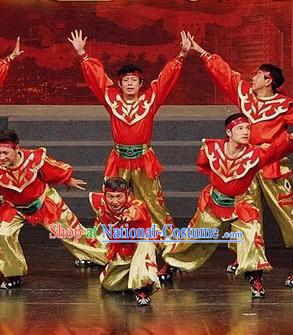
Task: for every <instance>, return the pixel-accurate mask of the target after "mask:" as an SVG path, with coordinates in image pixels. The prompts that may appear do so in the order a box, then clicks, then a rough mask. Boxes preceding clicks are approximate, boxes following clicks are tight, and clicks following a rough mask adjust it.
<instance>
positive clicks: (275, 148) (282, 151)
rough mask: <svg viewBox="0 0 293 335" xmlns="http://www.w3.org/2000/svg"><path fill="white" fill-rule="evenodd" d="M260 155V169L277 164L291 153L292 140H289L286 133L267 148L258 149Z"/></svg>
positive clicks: (292, 147) (292, 150)
mask: <svg viewBox="0 0 293 335" xmlns="http://www.w3.org/2000/svg"><path fill="white" fill-rule="evenodd" d="M259 149H260V151H261V154H260V167H261V168H263V167H264V166H265V165H268V164H271V163H274V162H277V161H279V160H281V159H282V158H284V157H285V156H287V155H289V154H290V153H291V152H293V140H291V139H290V136H289V134H288V133H285V134H284V135H282V136H280V137H279V138H278V139H277V140H276V141H274V142H272V144H271V145H270V146H269V147H268V148H266V149H265V148H261V147H260V148H259Z"/></svg>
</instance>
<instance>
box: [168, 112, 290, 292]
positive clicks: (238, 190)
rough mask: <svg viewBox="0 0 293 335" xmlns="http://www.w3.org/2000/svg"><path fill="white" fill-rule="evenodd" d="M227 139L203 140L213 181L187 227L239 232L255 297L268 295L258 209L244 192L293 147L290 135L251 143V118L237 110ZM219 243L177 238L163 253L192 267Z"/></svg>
mask: <svg viewBox="0 0 293 335" xmlns="http://www.w3.org/2000/svg"><path fill="white" fill-rule="evenodd" d="M225 127H226V134H227V138H225V139H217V140H215V139H210V140H203V147H202V148H201V150H200V153H199V156H198V159H197V167H198V170H199V171H200V172H201V173H204V174H207V175H208V176H209V177H210V184H209V185H208V186H207V187H205V188H204V189H203V191H202V193H201V195H200V199H199V205H198V209H197V211H196V214H195V215H194V217H193V218H192V220H191V222H190V224H189V227H195V228H210V229H212V228H217V229H218V230H219V236H220V237H221V236H223V234H224V232H225V231H226V230H227V229H228V228H229V224H230V225H231V227H233V228H234V231H237V232H241V233H242V236H243V241H242V242H239V243H235V244H236V253H237V260H238V264H239V265H238V268H237V269H236V274H237V275H240V274H245V275H246V276H247V277H248V278H249V280H250V284H251V291H252V296H253V297H255V298H262V297H264V294H265V291H264V288H263V285H262V271H263V270H270V269H271V266H270V264H269V263H268V261H267V259H266V256H265V251H264V241H263V238H262V234H261V225H260V222H259V210H258V208H256V207H255V206H254V205H253V204H251V203H249V202H247V201H246V198H245V192H246V191H247V189H248V187H249V186H250V184H251V181H252V179H253V178H254V176H255V174H256V173H257V171H259V170H260V169H262V168H263V167H264V166H265V165H267V164H270V163H272V162H274V161H277V160H278V159H280V158H282V157H283V156H285V155H286V154H287V153H289V152H292V151H293V141H292V140H293V136H292V134H290V135H289V134H283V135H282V136H281V137H280V138H279V139H278V140H276V141H275V142H273V143H272V144H271V146H270V147H269V148H268V149H267V150H264V149H261V148H259V147H256V146H253V145H251V144H249V135H250V121H249V120H248V118H247V117H246V116H245V115H243V114H241V113H238V114H233V115H231V116H229V117H228V118H227V119H226V121H225ZM216 247H217V244H215V243H211V244H200V243H184V242H181V243H180V242H179V243H177V244H175V245H173V244H171V245H169V246H168V247H167V248H166V249H165V250H164V252H163V257H164V260H165V261H166V262H167V263H168V264H170V265H172V266H175V267H178V268H179V269H182V270H185V271H192V270H194V269H196V268H198V267H200V266H201V265H202V264H203V263H205V262H206V261H207V260H208V259H209V257H210V256H211V255H212V254H213V252H214V251H215V249H216Z"/></svg>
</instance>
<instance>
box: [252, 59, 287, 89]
mask: <svg viewBox="0 0 293 335" xmlns="http://www.w3.org/2000/svg"><path fill="white" fill-rule="evenodd" d="M284 82H285V78H284V76H283V71H282V70H281V69H280V68H279V67H278V66H276V65H273V64H262V65H261V66H260V67H259V68H258V70H257V72H256V74H255V75H254V76H253V77H252V79H251V85H252V89H253V91H254V92H256V93H257V92H258V91H260V90H263V89H269V90H272V92H273V93H275V92H276V91H277V88H278V87H280V86H282V85H283V83H284Z"/></svg>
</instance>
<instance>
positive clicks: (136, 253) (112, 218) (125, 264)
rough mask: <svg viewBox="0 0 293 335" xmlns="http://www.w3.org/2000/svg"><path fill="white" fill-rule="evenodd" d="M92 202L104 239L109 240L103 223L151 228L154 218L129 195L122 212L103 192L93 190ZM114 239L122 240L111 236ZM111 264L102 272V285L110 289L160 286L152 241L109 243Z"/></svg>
mask: <svg viewBox="0 0 293 335" xmlns="http://www.w3.org/2000/svg"><path fill="white" fill-rule="evenodd" d="M89 199H90V203H91V206H92V208H93V210H94V211H95V213H96V220H95V227H97V228H98V229H97V231H98V236H97V238H98V239H99V240H100V241H101V240H108V238H107V236H106V235H103V234H102V226H101V225H102V224H103V225H105V226H109V225H112V227H115V228H121V227H127V228H128V229H130V228H143V229H144V230H145V229H147V228H151V225H152V220H151V217H150V214H149V211H148V209H147V207H146V205H145V203H144V202H142V201H141V200H136V199H133V198H131V197H128V201H127V203H126V204H125V206H124V209H122V210H121V211H119V214H117V213H116V212H114V211H113V210H112V209H111V208H110V207H109V206H108V205H107V202H106V199H105V196H104V194H103V193H90V195H89ZM112 240H119V239H117V238H116V239H115V238H112ZM107 259H108V261H109V264H108V265H107V266H106V268H105V270H104V271H103V272H102V273H101V276H100V280H101V284H102V286H103V287H104V288H105V289H107V290H109V291H125V290H128V289H132V290H136V289H140V288H142V287H147V286H150V287H152V290H153V291H155V290H157V289H159V288H160V282H159V278H158V276H157V263H156V253H155V245H154V243H153V242H141V243H139V242H137V243H116V242H111V241H110V242H107Z"/></svg>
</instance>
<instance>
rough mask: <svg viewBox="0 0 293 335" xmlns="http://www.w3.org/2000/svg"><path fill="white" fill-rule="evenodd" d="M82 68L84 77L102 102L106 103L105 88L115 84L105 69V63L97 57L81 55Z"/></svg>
mask: <svg viewBox="0 0 293 335" xmlns="http://www.w3.org/2000/svg"><path fill="white" fill-rule="evenodd" d="M81 59H82V60H81V69H82V72H83V76H84V79H85V80H86V82H87V84H88V86H89V87H90V89H91V90H92V91H93V92H94V94H95V95H96V97H97V98H98V99H99V100H100V102H101V103H103V104H104V103H105V90H106V88H107V87H109V86H113V81H112V80H111V79H110V78H109V77H108V76H107V74H106V73H105V71H104V66H103V64H102V63H101V62H100V61H99V60H98V59H96V58H90V57H89V56H88V55H87V54H85V55H83V56H82V57H81Z"/></svg>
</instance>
